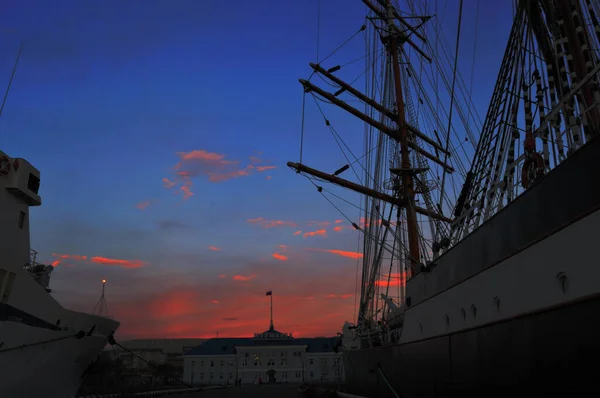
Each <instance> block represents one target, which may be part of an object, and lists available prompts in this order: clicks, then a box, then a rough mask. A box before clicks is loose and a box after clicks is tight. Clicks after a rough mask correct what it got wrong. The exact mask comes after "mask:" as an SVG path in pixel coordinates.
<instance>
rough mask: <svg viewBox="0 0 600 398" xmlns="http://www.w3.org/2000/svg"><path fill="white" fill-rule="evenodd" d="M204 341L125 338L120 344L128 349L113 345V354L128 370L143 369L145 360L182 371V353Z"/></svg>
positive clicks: (145, 365) (145, 364) (145, 363)
mask: <svg viewBox="0 0 600 398" xmlns="http://www.w3.org/2000/svg"><path fill="white" fill-rule="evenodd" d="M204 341H206V339H135V340H125V341H123V342H121V343H120V344H121V345H122V346H123V347H125V348H127V350H129V351H126V350H123V349H121V348H119V347H115V350H114V355H115V357H117V358H119V359H121V360H122V361H123V364H124V365H125V367H126V368H127V369H128V370H129V371H130V372H139V371H141V370H143V369H145V368H146V367H147V362H146V361H151V362H154V363H155V364H163V363H168V364H170V365H173V366H174V367H175V368H177V369H179V370H180V371H183V354H184V353H185V352H187V351H189V350H190V349H192V348H194V347H196V346H198V344H201V343H202V342H204ZM130 351H131V352H130ZM134 354H135V355H134ZM140 358H142V359H140Z"/></svg>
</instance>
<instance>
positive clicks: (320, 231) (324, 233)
mask: <svg viewBox="0 0 600 398" xmlns="http://www.w3.org/2000/svg"><path fill="white" fill-rule="evenodd" d="M302 236H303V237H305V238H307V237H310V236H322V237H323V238H326V237H327V230H325V229H318V230H316V231H312V232H306V233H304V235H302Z"/></svg>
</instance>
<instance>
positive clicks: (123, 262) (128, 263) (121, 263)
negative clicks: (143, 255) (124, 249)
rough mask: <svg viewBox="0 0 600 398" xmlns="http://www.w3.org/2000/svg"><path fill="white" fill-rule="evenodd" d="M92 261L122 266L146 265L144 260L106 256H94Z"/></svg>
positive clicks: (135, 266) (136, 266)
mask: <svg viewBox="0 0 600 398" xmlns="http://www.w3.org/2000/svg"><path fill="white" fill-rule="evenodd" d="M90 261H91V262H93V263H96V264H103V265H117V266H119V267H121V268H140V267H143V266H144V265H146V263H145V262H144V261H142V260H118V259H115V258H106V257H92V258H91V259H90Z"/></svg>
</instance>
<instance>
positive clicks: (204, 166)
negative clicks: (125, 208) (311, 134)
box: [163, 149, 276, 199]
mask: <svg viewBox="0 0 600 398" xmlns="http://www.w3.org/2000/svg"><path fill="white" fill-rule="evenodd" d="M177 156H179V162H177V163H176V164H175V166H174V167H173V170H174V172H173V174H174V177H175V178H174V179H173V180H171V179H168V178H163V185H164V186H165V188H167V189H170V188H173V187H174V186H176V185H180V188H179V190H178V192H180V193H181V194H183V198H184V199H189V198H190V197H192V196H193V194H194V193H193V192H192V186H193V182H192V179H194V178H197V177H201V176H204V177H207V178H208V181H210V182H214V183H218V182H223V181H227V180H231V179H234V178H239V177H245V176H249V175H250V174H251V173H252V172H263V171H266V170H272V169H274V168H276V166H272V165H261V166H256V165H255V164H258V163H261V162H262V160H261V159H259V158H258V157H256V156H251V158H250V163H248V164H247V165H246V166H242V165H241V164H240V161H239V160H235V159H227V158H226V156H225V155H224V154H220V153H215V152H208V151H206V150H204V149H199V150H193V151H190V152H177Z"/></svg>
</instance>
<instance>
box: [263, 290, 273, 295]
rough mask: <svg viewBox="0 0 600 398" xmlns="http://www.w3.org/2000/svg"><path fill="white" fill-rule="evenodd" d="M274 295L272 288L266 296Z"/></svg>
mask: <svg viewBox="0 0 600 398" xmlns="http://www.w3.org/2000/svg"><path fill="white" fill-rule="evenodd" d="M272 295H273V291H272V290H269V291H268V292H267V294H265V296H272Z"/></svg>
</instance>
